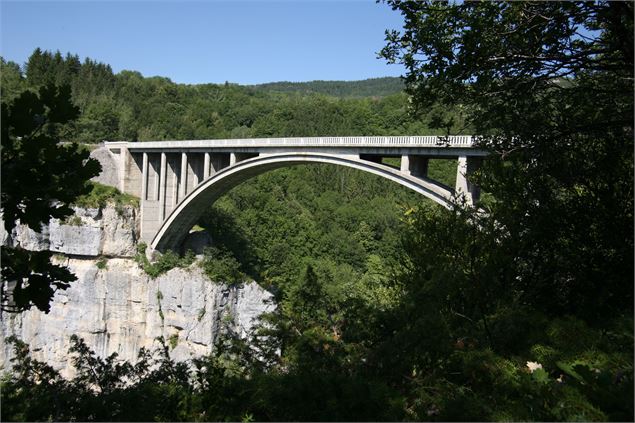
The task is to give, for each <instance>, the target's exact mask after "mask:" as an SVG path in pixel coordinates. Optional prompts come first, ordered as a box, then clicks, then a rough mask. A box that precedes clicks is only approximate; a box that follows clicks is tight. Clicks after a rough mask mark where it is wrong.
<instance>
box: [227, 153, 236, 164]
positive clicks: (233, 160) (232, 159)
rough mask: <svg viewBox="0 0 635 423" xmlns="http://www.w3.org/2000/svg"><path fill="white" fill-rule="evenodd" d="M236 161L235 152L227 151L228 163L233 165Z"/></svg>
mask: <svg viewBox="0 0 635 423" xmlns="http://www.w3.org/2000/svg"><path fill="white" fill-rule="evenodd" d="M236 162H238V157H237V155H236V153H229V165H230V166H233V165H235V164H236Z"/></svg>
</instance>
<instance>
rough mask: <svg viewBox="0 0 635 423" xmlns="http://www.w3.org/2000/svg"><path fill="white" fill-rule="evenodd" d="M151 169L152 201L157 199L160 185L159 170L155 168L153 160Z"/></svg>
mask: <svg viewBox="0 0 635 423" xmlns="http://www.w3.org/2000/svg"><path fill="white" fill-rule="evenodd" d="M153 163H154V164H153V165H152V169H153V179H154V183H153V185H152V201H159V191H160V190H159V186H160V185H161V170H160V168H159V169H157V167H156V162H155V161H153Z"/></svg>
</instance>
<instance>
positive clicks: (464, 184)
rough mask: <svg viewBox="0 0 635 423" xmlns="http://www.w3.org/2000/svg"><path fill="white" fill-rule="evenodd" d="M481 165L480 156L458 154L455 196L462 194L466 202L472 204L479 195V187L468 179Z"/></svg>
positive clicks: (476, 200)
mask: <svg viewBox="0 0 635 423" xmlns="http://www.w3.org/2000/svg"><path fill="white" fill-rule="evenodd" d="M480 166H481V158H480V157H467V156H459V158H458V166H457V168H456V186H455V188H454V191H455V192H456V195H457V196H461V195H463V196H464V197H465V200H466V202H467V204H469V205H474V204H476V203H477V202H478V200H479V199H480V197H481V188H480V187H479V186H477V185H475V184H473V183H472V182H471V181H470V176H471V175H472V174H473V173H474V172H475V171H476V170H477V169H478V168H479V167H480Z"/></svg>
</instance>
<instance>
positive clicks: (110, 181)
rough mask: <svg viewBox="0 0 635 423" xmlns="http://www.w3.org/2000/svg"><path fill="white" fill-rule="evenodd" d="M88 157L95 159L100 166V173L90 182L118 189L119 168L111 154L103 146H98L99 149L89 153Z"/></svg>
mask: <svg viewBox="0 0 635 423" xmlns="http://www.w3.org/2000/svg"><path fill="white" fill-rule="evenodd" d="M90 157H92V158H93V159H96V160H97V161H98V162H99V164H101V173H100V174H99V175H97V176H95V177H94V178H92V179H91V180H92V181H95V182H99V183H100V184H104V185H110V186H111V187H115V188H119V187H118V184H119V178H118V172H119V166H118V164H117V161H116V160H115V158H114V156H113V155H112V153H111V152H110V151H108V149H107V148H106V147H103V144H100V146H99V147H97V148H96V149H94V150H93V151H91V152H90Z"/></svg>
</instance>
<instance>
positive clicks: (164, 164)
mask: <svg viewBox="0 0 635 423" xmlns="http://www.w3.org/2000/svg"><path fill="white" fill-rule="evenodd" d="M167 164H168V163H167V157H166V155H165V153H161V168H160V170H159V222H163V221H164V220H165V182H166V176H167V175H166V174H167Z"/></svg>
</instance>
